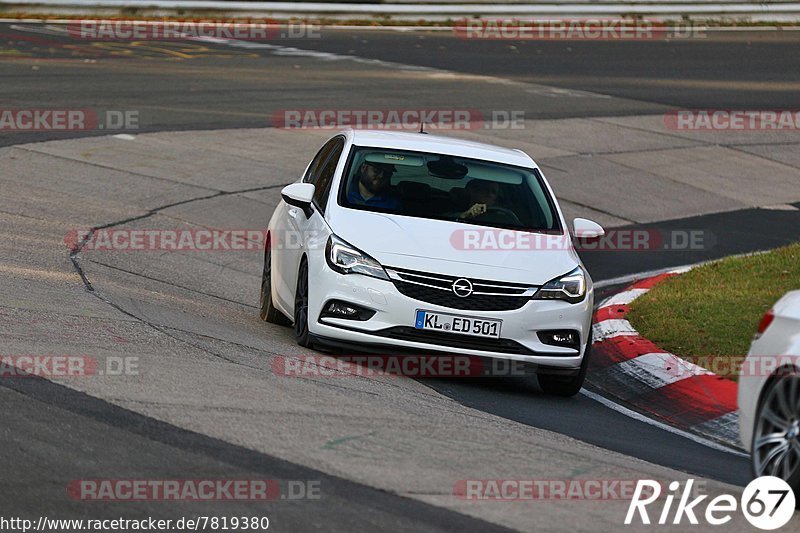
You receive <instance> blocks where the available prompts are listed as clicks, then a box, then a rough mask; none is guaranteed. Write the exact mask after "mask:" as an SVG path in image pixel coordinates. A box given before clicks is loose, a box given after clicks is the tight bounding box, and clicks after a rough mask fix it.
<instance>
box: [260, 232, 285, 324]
mask: <svg viewBox="0 0 800 533" xmlns="http://www.w3.org/2000/svg"><path fill="white" fill-rule="evenodd" d="M258 307H259V311H258V316H260V317H261V320H263V321H265V322H270V323H272V324H278V325H280V326H291V325H292V322H291V321H290V320H289V319H288V318H286V316H284V314H283V313H281V312H280V311H278V310H277V309H276V308H275V306H274V305H272V252H270V250H269V242H268V243H267V251H266V252H264V269H263V270H262V272H261V297H260V298H259V301H258Z"/></svg>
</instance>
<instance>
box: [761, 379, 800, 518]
mask: <svg viewBox="0 0 800 533" xmlns="http://www.w3.org/2000/svg"><path fill="white" fill-rule="evenodd" d="M752 450H753V451H752V455H751V457H752V467H753V474H754V475H755V476H756V477H759V476H775V477H779V478H781V479H783V480H785V481H786V482H787V483H788V484H789V485H790V486H791V487H792V490H794V493H795V495H796V496H798V497H800V376H798V375H797V374H796V373H792V374H789V375H787V376H783V377H780V378H778V379H776V380H774V381H773V382H772V383H771V384H770V385H769V388H768V389H767V391H766V392H765V393H764V401H763V402H762V403H761V407H760V408H759V411H758V416H757V418H756V423H755V431H753V445H752ZM797 501H798V505H800V498H797Z"/></svg>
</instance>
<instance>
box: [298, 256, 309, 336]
mask: <svg viewBox="0 0 800 533" xmlns="http://www.w3.org/2000/svg"><path fill="white" fill-rule="evenodd" d="M294 338H295V340H296V341H297V344H299V345H300V346H303V347H306V348H310V347H311V336H310V335H309V333H308V263H307V262H306V260H305V258H303V260H302V261H301V262H300V270H299V271H298V273H297V290H296V291H295V292H294Z"/></svg>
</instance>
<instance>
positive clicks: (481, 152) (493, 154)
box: [344, 129, 537, 168]
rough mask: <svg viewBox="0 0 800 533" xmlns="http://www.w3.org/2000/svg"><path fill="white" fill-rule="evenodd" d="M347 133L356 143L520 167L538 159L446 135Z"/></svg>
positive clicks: (532, 164) (357, 131)
mask: <svg viewBox="0 0 800 533" xmlns="http://www.w3.org/2000/svg"><path fill="white" fill-rule="evenodd" d="M344 133H345V135H347V136H348V137H349V138H351V139H352V142H353V144H355V145H356V146H370V147H375V148H394V149H398V150H411V151H417V152H433V153H437V154H447V155H453V156H457V157H469V158H472V159H483V160H486V161H494V162H496V163H506V164H509V165H516V166H521V167H527V168H531V167H536V166H537V165H536V163H535V162H534V161H533V159H531V158H530V156H529V155H528V154H526V153H525V152H523V151H522V150H514V149H511V148H503V147H501V146H495V145H492V144H484V143H478V142H473V141H466V140H463V139H455V138H453V137H445V136H443V135H431V134H422V133H412V132H405V131H383V130H352V129H351V130H346V131H345V132H344Z"/></svg>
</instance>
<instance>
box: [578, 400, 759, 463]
mask: <svg viewBox="0 0 800 533" xmlns="http://www.w3.org/2000/svg"><path fill="white" fill-rule="evenodd" d="M581 394H583V395H584V396H586V397H587V398H589V399H591V400H594V401H596V402H598V403H600V404H602V405H604V406H606V407H608V408H609V409H611V410H612V411H616V412H618V413H620V414H622V415H625V416H627V417H629V418H633V419H634V420H636V421H638V422H643V423H645V424H648V425H650V426H653V427H657V428H658V429H662V430H664V431H667V432H669V433H672V434H674V435H678V436H681V437H684V438H687V439H689V440H691V441H694V442H696V443H697V444H702V445H703V446H706V447H708V448H712V449H714V450H717V451H720V452H726V453H730V454H731V455H736V456H737V457H750V456H749V455H748V454H746V453H744V452H740V451H739V450H734V449H733V448H728V447H727V446H723V445H722V444H718V443H716V442H714V441H712V440H708V439H705V438H703V437H700V436H698V435H695V434H693V433H690V432H688V431H684V430H682V429H678V428H675V427H672V426H670V425H668V424H664V423H663V422H659V421H657V420H653V419H652V418H649V417H646V416H644V415H643V414H641V413H637V412H636V411H632V410H631V409H628V408H627V407H623V406H621V405H619V404H618V403H614V402H612V401H611V400H609V399H608V398H606V397H604V396H600V395H599V394H596V393H594V392H592V391H588V390H586V389H581Z"/></svg>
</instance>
